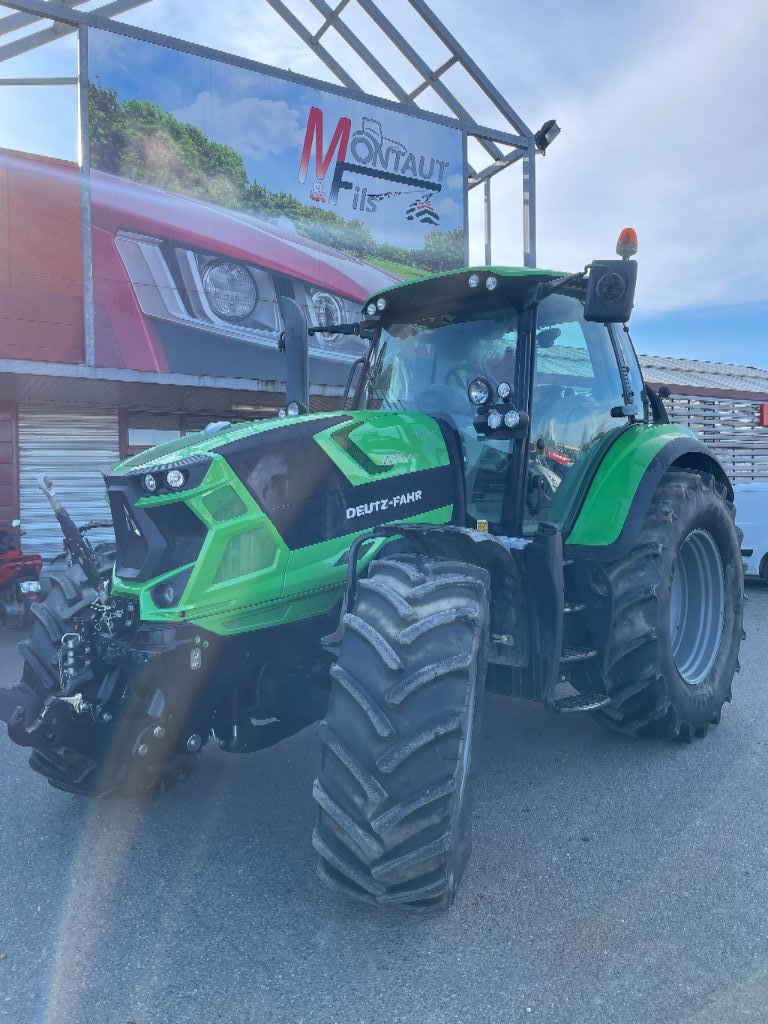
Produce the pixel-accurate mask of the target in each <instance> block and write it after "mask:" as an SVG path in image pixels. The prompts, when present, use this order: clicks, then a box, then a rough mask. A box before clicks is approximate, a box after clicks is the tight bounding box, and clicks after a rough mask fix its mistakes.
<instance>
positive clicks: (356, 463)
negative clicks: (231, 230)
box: [0, 236, 743, 907]
mask: <svg viewBox="0 0 768 1024" xmlns="http://www.w3.org/2000/svg"><path fill="white" fill-rule="evenodd" d="M620 241H621V243H622V244H621V246H620V252H619V254H620V255H622V257H627V256H628V255H630V254H631V252H634V248H633V246H632V244H631V238H630V239H627V238H626V237H625V236H623V237H622V239H621V240H620ZM628 250H631V252H628ZM636 270H637V264H636V263H635V261H634V260H630V259H628V258H622V259H618V260H605V261H599V262H595V263H593V264H591V265H590V266H589V267H588V268H586V270H585V271H584V272H583V273H577V274H572V275H568V276H565V275H561V274H556V273H553V272H547V271H539V270H528V269H527V270H519V269H501V268H482V267H480V268H469V269H467V270H461V271H457V272H453V273H450V274H445V275H441V276H437V277H434V278H431V279H427V280H423V281H419V282H417V283H413V284H405V285H400V286H397V287H394V288H391V289H388V290H387V291H384V292H381V293H379V294H376V295H374V296H373V297H372V298H371V299H370V300H369V302H368V303H366V305H365V307H364V309H363V318H362V319H361V321H360V322H359V323H355V324H349V325H342V327H341V330H342V332H344V333H349V334H358V335H359V336H360V338H361V339H363V340H365V341H366V342H367V347H368V351H367V355H366V356H365V358H363V359H362V360H360V361H359V363H358V364H357V365H356V366H355V367H354V368H353V373H352V376H351V379H350V382H349V385H348V389H347V393H348V396H349V402H348V403H344V405H345V407H343V408H341V409H340V410H339V411H338V412H335V413H320V414H309V413H308V412H307V408H308V392H307V370H306V368H307V326H306V321H305V320H303V315H302V314H301V312H300V310H299V309H298V307H297V306H295V304H293V303H291V301H290V300H287V299H284V300H282V302H281V310H282V316H283V321H284V326H285V342H286V351H287V359H288V371H287V379H288V386H287V395H286V398H287V405H286V407H285V410H284V413H285V415H283V416H282V417H280V418H276V419H273V420H268V421H260V422H254V423H241V424H237V425H228V424H212V425H211V426H210V427H209V428H206V430H205V431H203V432H202V433H200V434H193V435H191V436H187V437H185V438H182V439H180V440H177V441H173V442H170V443H168V444H165V445H162V446H160V447H158V448H155V449H152V450H150V451H147V452H143V453H142V454H140V455H136V456H134V457H132V458H129V459H127V460H125V461H123V462H121V463H120V464H119V465H118V466H116V467H115V468H114V469H113V470H112V471H111V472H109V473H107V474H106V476H105V481H106V488H107V493H108V495H109V500H110V504H111V510H112V517H113V521H114V526H115V532H116V538H117V548H116V556H115V561H114V568H111V567H110V565H109V559H108V558H104V557H101V558H100V557H98V556H97V553H96V552H95V551H94V550H93V549H92V548H91V546H90V545H89V543H88V540H87V538H86V537H83V536H82V535H80V533H79V532H78V530H77V529H76V527H75V526H74V524H73V523H72V522H71V519H70V518H69V516H68V515H67V513H66V510H65V509H63V508H62V507H61V505H60V504H59V503H58V501H57V500H56V497H55V494H54V493H53V491H52V488H51V487H50V486H49V485H48V484H45V485H44V486H45V488H46V491H47V493H48V495H49V498H50V500H51V502H52V504H53V506H54V510H55V512H56V514H57V516H58V517H59V521H60V523H61V524H62V528H63V530H64V533H65V538H66V542H67V544H68V545H69V550H70V556H71V557H70V561H71V563H72V564H71V566H70V567H67V569H66V571H63V572H58V573H55V574H53V575H52V577H51V583H50V593H49V594H48V596H47V597H46V599H45V601H44V602H42V603H41V604H40V605H39V606H38V607H37V608H36V609H35V623H34V627H33V630H32V633H31V636H30V639H29V642H28V644H27V645H26V646H25V647H24V649H23V654H24V670H23V675H22V679H21V681H20V683H19V684H18V686H17V687H15V688H14V689H13V690H9V691H0V716H2V717H3V718H4V719H5V720H6V721H7V722H8V733H9V736H10V738H11V739H12V740H13V741H14V742H15V743H17V744H19V745H21V746H24V747H27V748H29V749H30V751H31V759H30V763H31V766H32V768H33V769H34V770H35V771H37V772H39V773H40V774H41V775H42V776H44V777H45V778H46V779H47V780H48V781H49V782H50V783H51V784H52V785H53V786H56V787H58V788H60V789H63V790H67V791H69V792H74V793H86V794H104V793H109V792H111V791H125V790H128V791H135V790H146V789H151V788H153V787H158V786H159V787H162V786H164V785H166V784H167V783H168V782H169V781H170V780H172V779H173V778H175V777H176V776H178V775H182V774H184V773H185V772H186V770H187V768H188V766H189V765H190V764H191V763H192V762H193V761H194V760H195V759H196V758H198V757H199V755H200V750H201V748H202V747H203V746H204V745H205V744H206V743H208V742H210V741H214V742H216V743H217V744H218V746H219V747H220V748H221V749H222V750H224V751H228V752H231V753H245V752H250V751H255V750H260V749H262V748H264V747H267V746H269V745H270V744H273V743H275V742H277V741H279V740H280V739H282V738H283V737H286V736H288V735H291V734H292V733H295V732H296V731H298V730H299V729H302V728H303V727H304V726H306V725H307V724H309V723H311V722H314V721H317V720H322V724H321V726H320V743H321V753H320V762H319V769H318V775H317V780H316V782H315V785H314V796H315V800H316V801H317V805H318V812H317V823H316V827H315V831H314V836H313V843H314V846H315V848H316V850H317V852H318V855H319V871H320V874H321V876H322V878H323V879H324V880H325V881H326V882H327V883H328V884H329V885H331V886H332V887H334V888H336V889H338V890H340V891H342V892H344V893H346V894H348V895H350V896H352V897H355V898H358V899H362V900H366V901H369V902H372V903H375V904H381V905H384V904H394V905H401V906H408V907H445V906H448V905H449V904H450V903H451V902H452V900H453V898H454V895H455V893H456V890H457V886H458V884H459V880H460V878H461V875H462V872H463V870H464V867H465V864H466V862H467V858H468V855H469V850H470V845H471V811H472V792H473V778H474V769H475V765H476V761H477V757H478V753H479V751H478V747H479V736H480V722H481V717H482V711H483V701H484V695H485V693H486V692H487V691H495V692H499V693H503V694H508V695H511V696H514V697H518V698H526V699H530V700H536V701H540V702H541V703H543V705H544V706H545V707H546V708H547V709H548V710H549V711H550V712H552V713H554V714H564V713H577V712H587V713H589V714H591V715H593V716H594V717H595V718H596V719H597V720H599V721H600V722H602V723H603V724H605V725H606V726H609V727H610V728H613V729H617V730H620V731H621V732H624V733H626V734H628V735H630V736H653V737H669V738H679V739H683V740H688V741H690V740H692V739H693V738H694V737H697V736H703V735H704V733H706V731H707V729H708V727H709V726H710V725H711V724H713V723H717V722H718V721H719V720H720V715H721V710H722V707H723V704H724V702H726V701H729V700H730V699H731V684H732V680H733V677H734V673H735V671H736V669H737V667H738V653H739V645H740V641H741V638H742V602H743V593H742V566H741V559H740V550H739V536H738V532H737V530H736V527H735V525H734V509H733V505H732V493H733V492H732V489H731V485H730V483H729V481H728V479H727V478H726V475H725V473H724V472H723V470H722V468H721V466H720V465H719V463H718V462H717V460H716V459H715V458H714V456H713V455H712V454H711V453H710V452H709V451H708V450H707V449H706V448H705V446H704V445H703V444H701V443H700V442H699V441H697V440H696V439H695V438H694V437H693V435H692V434H691V433H690V432H689V431H687V430H685V429H682V428H680V427H676V426H671V425H670V424H669V423H668V422H667V419H666V415H665V413H664V408H663V405H662V404H661V402H660V401H659V400H658V397H657V396H656V395H654V393H653V392H652V391H651V390H650V389H649V388H648V387H647V386H645V385H644V383H643V380H642V376H641V374H640V369H639V366H638V363H637V360H636V357H635V355H634V351H633V349H632V346H631V343H630V341H629V336H628V333H627V332H626V329H625V330H621V329H620V328H619V327H617V325H621V324H625V323H626V321H627V320H628V318H629V315H630V312H631V309H632V303H633V295H634V286H635V279H636ZM336 329H339V328H336ZM347 404H348V405H349V408H347V407H346V405H347Z"/></svg>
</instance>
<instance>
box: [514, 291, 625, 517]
mask: <svg viewBox="0 0 768 1024" xmlns="http://www.w3.org/2000/svg"><path fill="white" fill-rule="evenodd" d="M582 313H583V306H582V303H581V301H580V300H579V299H577V298H575V297H571V296H567V295H550V296H549V297H548V298H547V299H545V300H544V302H542V303H541V305H540V307H539V310H538V320H537V330H536V351H535V364H534V367H535V368H534V380H533V395H532V400H531V441H530V449H529V453H528V485H527V493H526V528H527V529H529V530H535V529H536V527H537V525H538V523H540V522H551V523H553V524H555V525H556V526H562V525H563V523H564V522H565V520H566V519H567V517H568V514H569V512H570V511H571V508H572V507H573V504H574V502H575V500H576V498H577V495H578V491H579V486H580V483H581V481H582V480H583V478H584V475H585V474H586V472H587V470H588V468H589V465H590V462H591V458H592V456H593V455H594V454H595V453H596V452H597V450H598V449H599V448H600V446H601V444H602V442H603V440H604V438H605V437H606V436H607V435H608V434H611V433H613V432H615V431H618V430H620V429H621V428H622V427H623V426H624V425H625V424H626V422H627V420H626V419H625V418H621V417H618V418H617V417H616V416H615V415H612V414H611V411H612V410H615V409H616V407H621V406H623V405H624V397H623V392H622V384H621V374H620V372H619V367H618V363H617V361H616V353H615V351H614V348H613V344H612V342H611V337H610V334H609V332H608V328H607V327H606V326H605V325H603V324H593V323H587V322H586V321H585V320H584V318H583V316H582Z"/></svg>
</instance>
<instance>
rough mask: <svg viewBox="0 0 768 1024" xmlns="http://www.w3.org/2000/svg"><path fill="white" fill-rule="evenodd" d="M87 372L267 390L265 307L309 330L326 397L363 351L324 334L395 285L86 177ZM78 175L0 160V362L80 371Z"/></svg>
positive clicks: (272, 228) (243, 225)
mask: <svg viewBox="0 0 768 1024" xmlns="http://www.w3.org/2000/svg"><path fill="white" fill-rule="evenodd" d="M90 193H91V206H90V209H91V224H92V247H93V296H94V318H95V336H96V362H97V364H98V365H101V366H112V367H118V368H126V369H133V370H145V371H147V370H148V371H155V372H172V373H185V374H187V373H188V374H194V375H210V376H228V377H249V378H261V379H264V380H270V379H271V380H280V379H281V378H282V376H283V375H284V370H283V368H282V357H281V356H279V354H278V341H279V336H280V331H281V327H280V321H279V314H278V302H279V300H280V299H281V298H291V299H294V300H295V301H296V302H297V303H298V304H299V305H300V306H301V307H302V309H303V310H304V311H305V313H306V315H307V318H308V320H309V322H310V324H312V325H313V326H315V327H324V326H327V327H328V330H327V331H324V332H322V333H317V334H315V335H314V336H313V338H314V344H313V346H312V351H311V357H312V362H311V368H310V373H311V376H312V380H313V381H315V382H317V383H320V384H323V383H328V384H338V383H342V382H343V381H344V380H346V378H347V375H348V372H349V367H350V364H351V362H352V361H354V360H355V359H357V358H358V357H359V356H360V355H361V354H362V353H363V351H364V346H361V343H360V341H359V339H357V338H349V337H348V336H343V335H340V334H338V333H336V332H335V331H334V330H333V328H334V326H336V325H339V324H345V323H348V322H350V321H351V320H353V319H355V317H356V316H357V314H358V312H359V309H360V305H361V303H362V302H363V300H364V299H365V297H366V296H367V295H369V294H370V293H371V292H374V291H377V290H379V289H381V288H383V287H387V286H388V285H390V284H392V283H394V282H395V281H396V280H397V278H396V277H395V276H394V275H392V274H390V273H388V272H386V271H384V270H381V269H379V268H378V267H374V266H372V265H371V264H369V263H365V262H364V261H362V260H358V259H355V258H353V257H351V256H347V255H345V254H344V253H341V252H339V251H338V250H336V249H333V248H331V247H329V246H327V245H322V244H320V243H318V242H314V241H312V240H311V239H308V238H305V237H302V236H300V235H299V234H298V233H297V232H296V231H295V229H294V227H293V225H292V224H291V222H290V221H288V220H286V219H284V218H281V219H280V221H279V222H278V223H277V224H272V223H269V222H267V221H264V220H259V219H257V218H255V217H253V216H251V215H249V214H246V213H243V212H240V211H237V210H233V209H227V208H225V207H222V206H215V205H213V204H210V203H205V202H202V201H200V200H198V199H190V198H186V197H184V196H180V195H176V194H174V193H171V192H167V191H164V190H163V189H159V188H154V187H150V186H147V185H142V184H137V183H135V182H132V181H128V180H127V179H125V178H120V177H116V176H114V175H110V174H105V173H102V172H99V171H93V172H92V173H91V176H90ZM81 223H82V221H81V196H80V171H79V168H78V167H77V165H76V164H73V163H71V162H66V161H61V160H52V159H48V158H43V157H38V156H31V155H29V154H24V153H16V152H11V151H9V150H0V317H3V318H4V319H5V321H6V324H7V327H8V330H7V331H4V332H3V336H2V337H0V358H15V359H35V360H43V361H49V362H70V363H78V362H82V361H83V313H82V303H83V298H82V296H83V277H82V228H81Z"/></svg>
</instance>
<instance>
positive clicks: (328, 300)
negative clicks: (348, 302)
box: [312, 291, 347, 339]
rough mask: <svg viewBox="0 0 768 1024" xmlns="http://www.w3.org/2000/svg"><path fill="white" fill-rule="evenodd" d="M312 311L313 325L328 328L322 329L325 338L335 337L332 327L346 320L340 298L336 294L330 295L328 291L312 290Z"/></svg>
mask: <svg viewBox="0 0 768 1024" xmlns="http://www.w3.org/2000/svg"><path fill="white" fill-rule="evenodd" d="M312 313H313V318H314V321H315V327H327V328H329V330H327V331H323V334H324V335H325V336H326V339H330V338H333V337H335V335H334V331H333V330H332V328H334V327H337V326H338V325H339V324H345V323H346V322H347V314H346V310H345V308H344V304H343V302H342V300H341V299H340V298H338V297H337V296H336V295H331V293H330V292H322V291H313V292H312Z"/></svg>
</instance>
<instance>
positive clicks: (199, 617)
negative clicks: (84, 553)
mask: <svg viewBox="0 0 768 1024" xmlns="http://www.w3.org/2000/svg"><path fill="white" fill-rule="evenodd" d="M191 456H208V457H210V465H209V466H208V468H207V470H206V472H205V476H204V477H203V479H202V480H200V481H199V482H197V483H196V486H194V487H187V488H185V489H184V490H181V491H178V492H171V493H167V492H166V493H155V494H149V493H147V492H146V490H145V489H143V488H142V486H141V479H142V477H143V474H144V473H145V472H146V471H148V470H151V469H152V468H153V467H158V466H168V465H169V464H172V463H173V462H174V461H177V460H186V459H189V458H190V457H191ZM126 476H128V477H130V478H131V480H133V481H135V484H134V485H133V486H134V487H135V488H137V489H135V490H134V491H133V492H132V493H134V494H138V495H139V496H138V497H136V498H135V500H133V502H132V506H131V509H130V514H131V516H132V518H133V521H134V522H135V523H136V524H137V525H138V526H139V527H140V528H141V530H142V533H144V532H146V533H147V534H149V533H152V528H153V526H154V525H157V524H159V525H161V526H162V525H163V524H167V523H168V522H169V521H170V522H171V523H172V522H174V521H175V520H174V519H173V518H172V517H173V514H174V513H173V509H174V507H175V506H184V508H185V509H186V513H185V514H188V513H189V512H191V513H193V514H194V516H195V517H196V518H197V519H198V520H200V521H201V522H202V523H203V524H204V526H205V538H204V541H203V543H202V547H201V548H200V551H199V553H198V555H197V557H196V558H195V560H194V561H193V562H190V561H189V560H187V562H186V564H185V565H178V566H174V567H173V569H172V570H171V571H163V572H162V574H159V575H154V576H152V578H148V579H147V578H142V579H140V580H139V579H132V578H129V577H127V576H125V575H124V576H119V575H117V574H116V575H115V576H114V578H113V592H114V593H115V594H121V595H123V596H126V597H132V598H134V599H135V600H137V601H138V602H139V606H140V614H141V618H142V619H143V620H144V621H165V622H174V621H176V622H178V621H179V620H181V619H183V620H184V621H186V622H191V623H194V624H197V625H199V626H201V627H202V628H205V629H207V630H210V631H211V632H213V633H218V634H220V635H231V634H234V633H239V632H246V631H250V630H254V629H260V628H265V627H268V626H274V625H278V624H281V623H287V622H292V621H297V620H299V619H304V618H308V617H310V616H316V615H320V614H324V613H325V612H328V611H330V610H331V609H333V607H334V606H335V605H336V604H337V603H338V602H339V600H340V598H341V596H342V591H343V587H344V583H345V579H346V554H347V552H348V550H349V547H350V544H351V543H352V541H353V540H354V539H355V537H357V536H359V535H360V534H361V533H363V532H365V531H367V530H368V529H370V528H371V527H373V526H377V525H380V524H381V523H385V522H386V523H389V522H425V523H445V522H450V520H451V518H452V516H453V505H454V500H456V496H455V494H454V477H453V467H452V466H451V465H450V459H449V456H448V450H447V448H446V444H445V441H444V440H443V436H442V433H441V430H440V427H439V426H438V424H437V423H436V422H435V421H434V420H433V419H431V418H430V417H428V416H424V415H422V414H420V413H405V412H390V411H356V412H350V413H336V414H319V415H316V416H301V417H289V418H285V419H276V420H261V421H258V422H256V423H244V424H237V425H235V426H232V427H229V428H226V429H224V430H222V431H219V432H217V433H215V434H212V435H211V436H210V437H203V436H202V435H201V434H194V435H190V436H188V437H187V438H184V439H183V441H182V442H181V443H180V442H172V443H171V444H169V445H163V446H160V447H159V448H155V449H152V450H150V451H147V452H143V453H142V454H141V455H139V456H135V457H134V458H132V459H127V460H125V461H124V462H122V463H121V464H120V465H119V466H118V467H117V468H116V470H115V479H117V478H118V477H119V478H120V479H124V478H125V477H126ZM160 478H161V479H162V473H161V474H160ZM180 511H181V510H180ZM144 516H146V517H148V518H147V519H143V518H142V517H144ZM169 517H171V518H170V519H169ZM179 521H181V520H179ZM145 528H146V529H145ZM163 528H164V529H165V531H166V534H167V533H168V530H167V528H166V527H163ZM170 532H171V533H172V532H173V531H172V530H171V531H170ZM167 539H168V543H169V546H171V545H172V543H173V538H172V537H171V538H167ZM134 543H135V542H134ZM382 543H383V542H382V541H377V542H376V543H375V544H372V545H370V546H369V547H368V548H367V550H366V551H365V554H364V557H363V559H362V560H361V563H360V564H361V567H364V566H365V564H367V561H368V560H370V558H371V557H373V555H374V554H375V552H376V551H377V550H378V549H379V548H380V547H381V546H382ZM163 565H165V562H163ZM185 574H186V576H185ZM144 575H146V574H144ZM176 576H178V578H179V581H180V583H179V584H178V585H180V586H183V593H182V595H181V599H180V600H179V601H178V602H177V603H176V604H175V605H174V607H172V608H168V609H164V608H162V607H160V606H159V605H158V604H157V603H156V600H155V597H156V596H157V594H158V591H157V590H156V588H157V587H158V585H159V584H161V583H170V584H174V577H176Z"/></svg>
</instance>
